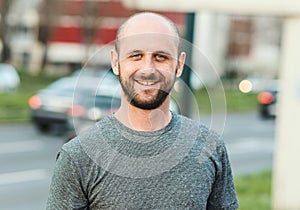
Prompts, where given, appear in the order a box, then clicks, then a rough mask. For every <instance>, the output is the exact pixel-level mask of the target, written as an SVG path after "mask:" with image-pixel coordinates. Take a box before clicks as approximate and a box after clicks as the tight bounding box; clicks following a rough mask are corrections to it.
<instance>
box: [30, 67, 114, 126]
mask: <svg viewBox="0 0 300 210" xmlns="http://www.w3.org/2000/svg"><path fill="white" fill-rule="evenodd" d="M83 72H85V71H83ZM113 80H115V81H116V83H117V78H115V79H114V76H113V74H112V73H110V72H109V71H107V70H99V74H98V76H95V75H94V76H88V75H85V74H84V73H83V74H80V75H77V76H75V75H73V76H69V77H63V78H60V79H58V80H56V81H55V82H53V83H52V84H50V85H49V86H47V87H46V88H44V89H42V90H40V91H38V92H37V94H35V95H33V96H32V97H30V98H29V100H28V103H29V106H30V108H31V119H32V122H33V123H34V125H35V126H36V128H37V129H38V130H39V131H41V132H46V131H48V130H49V128H51V126H52V125H59V126H60V127H61V128H62V129H65V128H66V125H67V124H66V123H67V115H66V112H67V110H68V108H69V107H71V106H72V103H73V100H74V98H76V96H77V95H88V94H90V93H91V92H93V90H94V89H96V88H97V87H98V86H99V84H104V83H105V84H106V83H107V84H110V85H111V84H112V81H113Z"/></svg>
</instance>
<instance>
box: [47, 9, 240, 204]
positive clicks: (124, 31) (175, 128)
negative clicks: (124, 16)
mask: <svg viewBox="0 0 300 210" xmlns="http://www.w3.org/2000/svg"><path fill="white" fill-rule="evenodd" d="M184 60H185V53H183V52H180V51H179V34H178V30H177V28H176V26H175V25H174V23H172V22H171V21H170V20H169V19H167V18H165V17H163V16H161V15H158V14H154V13H139V14H136V15H134V16H132V17H130V18H129V19H128V20H127V21H126V22H125V23H123V24H122V26H121V27H120V29H119V31H118V34H117V39H116V47H115V50H113V51H112V52H111V64H112V69H113V72H114V73H115V74H116V75H118V76H119V79H120V83H121V87H122V102H121V106H120V108H119V110H118V111H117V112H116V113H115V114H114V115H111V116H108V117H106V118H104V119H102V120H100V121H99V122H97V123H96V125H95V126H94V127H93V128H91V129H90V130H88V131H86V132H84V133H83V134H80V135H79V136H77V137H76V138H75V139H73V140H71V141H70V142H68V143H67V144H65V145H64V146H63V147H62V149H61V150H60V152H59V154H58V157H57V163H56V167H55V171H54V175H53V178H52V183H51V190H50V195H49V199H48V203H47V209H236V208H237V207H238V203H237V199H236V193H235V188H234V184H233V179H232V174H231V168H230V163H229V160H228V156H227V152H226V148H225V146H224V143H223V141H222V140H221V139H220V137H219V136H218V135H216V134H215V133H214V132H212V131H211V130H209V129H208V128H207V127H205V126H203V125H200V124H199V123H197V122H195V121H192V120H190V119H188V118H185V117H183V116H180V115H177V114H175V113H173V112H170V111H169V104H170V95H169V93H170V91H171V90H172V88H173V85H174V82H175V80H176V78H178V77H180V75H181V73H182V70H183V65H184Z"/></svg>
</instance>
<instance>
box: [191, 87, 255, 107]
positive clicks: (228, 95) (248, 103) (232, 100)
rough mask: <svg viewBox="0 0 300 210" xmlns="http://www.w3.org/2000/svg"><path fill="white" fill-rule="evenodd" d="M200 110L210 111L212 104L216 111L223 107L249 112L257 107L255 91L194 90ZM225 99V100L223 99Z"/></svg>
mask: <svg viewBox="0 0 300 210" xmlns="http://www.w3.org/2000/svg"><path fill="white" fill-rule="evenodd" d="M194 95H195V98H196V101H197V104H198V107H199V110H200V112H204V113H210V112H211V110H212V106H214V107H215V110H216V111H219V110H218V109H221V108H223V107H222V106H223V105H224V106H225V108H226V111H227V112H249V111H255V110H256V108H257V100H256V98H257V94H256V93H247V94H245V93H242V92H240V91H239V90H237V89H226V90H225V96H224V91H223V90H214V89H209V90H207V89H200V90H197V91H195V92H194ZM224 100H225V101H224Z"/></svg>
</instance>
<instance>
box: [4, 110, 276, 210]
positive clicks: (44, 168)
mask: <svg viewBox="0 0 300 210" xmlns="http://www.w3.org/2000/svg"><path fill="white" fill-rule="evenodd" d="M274 125H275V121H273V120H260V119H259V118H258V116H257V113H243V114H229V115H228V116H227V120H226V126H225V130H224V139H225V141H226V143H227V147H228V151H229V155H230V159H231V162H232V166H233V171H234V175H235V176H238V175H241V174H248V173H256V172H259V171H262V170H265V169H270V168H271V167H272V156H273V148H274ZM0 133H1V138H0V209H5V210H19V209H22V210H27V209H28V210H29V209H30V210H41V209H45V204H46V200H47V196H48V191H49V184H50V179H51V175H52V170H53V166H54V163H55V154H56V152H57V150H58V149H59V148H60V147H61V146H62V144H63V142H64V139H63V137H62V136H57V135H54V134H51V133H50V134H39V133H38V132H36V130H35V129H34V127H33V126H32V125H31V124H17V125H1V126H0Z"/></svg>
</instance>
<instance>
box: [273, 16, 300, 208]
mask: <svg viewBox="0 0 300 210" xmlns="http://www.w3.org/2000/svg"><path fill="white" fill-rule="evenodd" d="M283 30H284V31H283V40H282V43H283V46H282V58H281V62H282V65H281V75H280V78H281V87H280V93H279V107H278V114H279V116H278V119H277V127H276V150H275V153H274V154H275V155H274V169H273V171H274V173H273V192H272V193H273V209H274V210H299V209H300V196H299V192H300V180H299V178H300V56H299V52H300V40H299V37H300V16H298V17H287V18H285V20H284V29H283Z"/></svg>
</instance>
